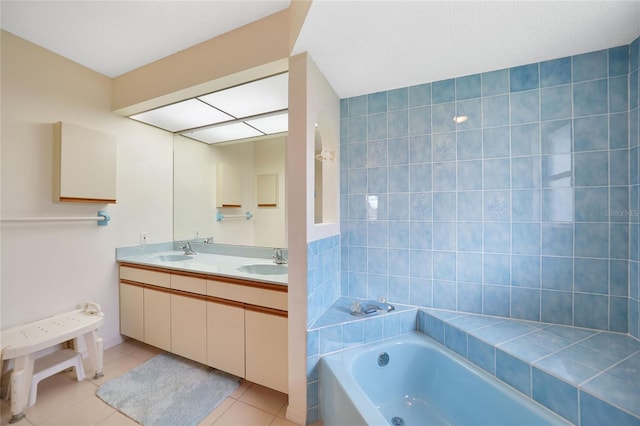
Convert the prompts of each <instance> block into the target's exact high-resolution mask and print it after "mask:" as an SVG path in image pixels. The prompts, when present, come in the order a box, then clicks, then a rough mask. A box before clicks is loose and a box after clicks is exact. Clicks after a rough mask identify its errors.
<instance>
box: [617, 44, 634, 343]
mask: <svg viewBox="0 0 640 426" xmlns="http://www.w3.org/2000/svg"><path fill="white" fill-rule="evenodd" d="M615 58H616V59H615V61H614V62H613V63H610V64H609V67H610V69H614V70H615V71H616V72H617V73H618V74H621V75H622V74H624V70H625V69H624V52H623V51H622V50H619V51H616V52H615ZM628 58H629V59H628V60H629V66H628V68H627V70H628V72H629V84H628V93H629V99H628V104H629V120H628V126H627V131H628V134H629V185H630V186H629V204H630V205H629V211H630V212H631V214H630V216H629V269H628V281H629V289H628V291H629V304H628V313H627V316H628V321H627V323H628V327H629V333H630V334H631V335H632V336H635V337H638V338H640V315H639V312H640V273H639V270H640V250H639V246H640V226H639V224H640V220H639V219H640V197H639V193H640V172H639V164H640V131H639V130H638V129H640V112H639V111H640V109H639V102H638V100H639V99H640V84H639V83H640V81H639V77H638V73H639V69H638V62H640V61H639V60H638V59H639V58H640V38H637V39H635V41H633V42H632V43H631V44H630V45H629V51H628ZM612 118H613V119H615V120H616V122H618V121H622V120H621V119H618V116H617V115H614V116H612ZM621 139H622V138H620V137H616V140H621Z"/></svg>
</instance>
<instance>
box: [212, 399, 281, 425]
mask: <svg viewBox="0 0 640 426" xmlns="http://www.w3.org/2000/svg"><path fill="white" fill-rule="evenodd" d="M274 418H275V416H274V415H273V414H269V413H267V412H266V411H262V410H260V409H259V408H256V407H253V406H251V405H249V404H245V403H244V402H242V401H235V402H234V403H233V405H232V406H231V407H229V409H228V410H227V411H225V412H224V414H222V416H220V418H219V419H218V420H216V421H215V422H214V423H213V424H214V426H249V425H251V426H269V425H270V424H271V422H272V421H273V419H274Z"/></svg>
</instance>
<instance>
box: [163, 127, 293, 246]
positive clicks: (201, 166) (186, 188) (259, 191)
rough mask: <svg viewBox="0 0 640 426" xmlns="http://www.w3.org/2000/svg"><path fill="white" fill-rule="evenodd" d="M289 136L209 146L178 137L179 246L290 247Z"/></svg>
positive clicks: (175, 197) (176, 228) (176, 212)
mask: <svg viewBox="0 0 640 426" xmlns="http://www.w3.org/2000/svg"><path fill="white" fill-rule="evenodd" d="M286 146H287V136H286V133H285V134H282V133H281V134H278V135H273V136H268V137H264V138H259V139H251V140H248V141H244V142H243V141H239V142H229V143H223V144H211V145H209V144H206V143H202V142H199V141H196V140H193V139H190V138H187V137H185V136H180V135H175V136H174V143H173V149H174V161H173V163H174V172H173V176H174V182H173V202H174V216H173V217H174V219H173V220H174V223H173V234H174V240H176V241H181V240H191V239H194V238H198V239H204V238H213V242H215V243H217V244H234V245H236V244H237V245H244V246H259V247H286V246H287V237H286V232H287V230H286V220H285V216H286V208H285V205H286V204H285V203H286V199H285V170H286Z"/></svg>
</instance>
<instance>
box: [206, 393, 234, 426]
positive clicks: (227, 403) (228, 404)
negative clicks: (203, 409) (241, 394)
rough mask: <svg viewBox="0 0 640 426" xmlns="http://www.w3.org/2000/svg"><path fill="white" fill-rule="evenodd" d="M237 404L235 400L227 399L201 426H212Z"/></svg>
mask: <svg viewBox="0 0 640 426" xmlns="http://www.w3.org/2000/svg"><path fill="white" fill-rule="evenodd" d="M234 402H236V400H235V399H232V398H227V399H225V400H224V401H222V403H220V405H218V406H217V407H216V408H215V409H214V410H213V411H212V412H211V413H209V415H208V416H207V417H205V418H204V419H203V420H202V421H201V422H200V425H199V426H210V425H212V424H213V423H214V422H215V421H216V420H218V419H219V418H220V416H222V415H223V414H224V413H225V411H227V410H228V409H229V407H231V406H232V405H233V403H234Z"/></svg>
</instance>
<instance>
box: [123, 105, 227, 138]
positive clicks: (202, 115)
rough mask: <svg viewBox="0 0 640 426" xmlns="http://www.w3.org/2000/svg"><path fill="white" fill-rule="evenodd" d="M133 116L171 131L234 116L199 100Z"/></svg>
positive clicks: (135, 118) (224, 119) (216, 121)
mask: <svg viewBox="0 0 640 426" xmlns="http://www.w3.org/2000/svg"><path fill="white" fill-rule="evenodd" d="M131 118H133V119H134V120H137V121H141V122H143V123H146V124H151V125H152V126H156V127H160V128H161V129H165V130H168V131H170V132H177V131H179V130H186V129H191V128H194V127H200V126H204V125H207V124H213V123H220V122H223V121H228V120H233V117H231V116H229V115H228V114H225V113H223V112H221V111H218V110H217V109H215V108H211V106H209V105H207V104H205V103H203V102H201V101H199V100H197V99H188V100H186V101H182V102H178V103H175V104H171V105H167V106H163V107H160V108H156V109H152V110H150V111H146V112H142V113H140V114H136V115H132V116H131Z"/></svg>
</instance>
